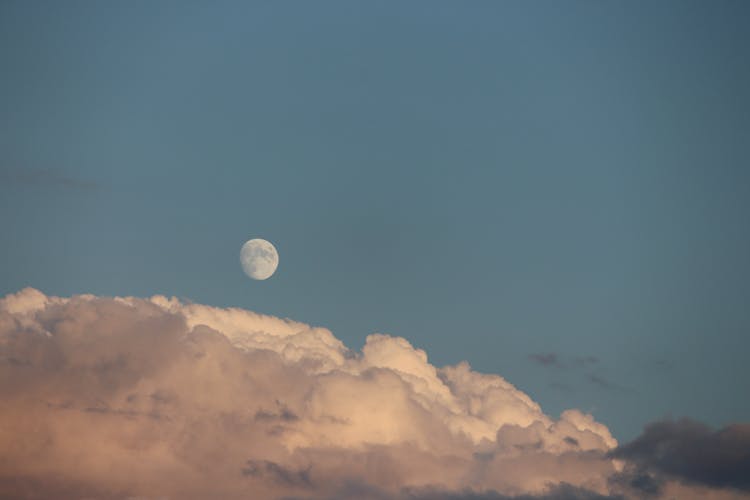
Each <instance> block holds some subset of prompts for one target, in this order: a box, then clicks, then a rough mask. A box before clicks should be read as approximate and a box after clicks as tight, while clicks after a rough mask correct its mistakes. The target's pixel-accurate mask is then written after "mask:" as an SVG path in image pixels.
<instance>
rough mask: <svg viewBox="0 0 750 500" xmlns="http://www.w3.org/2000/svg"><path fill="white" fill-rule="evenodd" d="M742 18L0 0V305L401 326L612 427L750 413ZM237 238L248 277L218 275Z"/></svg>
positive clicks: (448, 355) (672, 7)
mask: <svg viewBox="0 0 750 500" xmlns="http://www.w3.org/2000/svg"><path fill="white" fill-rule="evenodd" d="M748 16H750V5H748V4H747V2H741V1H736V2H732V1H718V2H710V3H709V2H692V1H680V2H677V1H665V2H658V3H654V2H637V1H632V2H574V1H570V2H514V1H509V2H471V3H459V2H429V3H428V2H408V3H402V2H350V1H346V2H343V1H342V2H332V1H325V2H283V3H279V2H218V3H214V2H212V3H207V2H169V1H162V2H145V1H134V2H94V1H90V2H78V1H69V2H45V1H39V2H15V1H5V2H2V3H0V73H2V75H3V76H2V78H0V110H2V111H1V112H0V227H2V228H3V231H2V234H3V240H2V241H3V244H2V245H0V295H6V294H12V293H16V292H18V291H19V290H21V289H23V288H24V287H34V288H35V289H38V290H40V291H41V292H43V293H44V294H47V295H50V296H53V295H54V296H65V297H67V296H70V295H74V294H84V293H87V294H94V295H98V296H136V297H150V296H152V295H155V294H159V295H164V296H168V297H169V296H176V297H178V298H179V299H180V300H181V301H183V302H185V303H190V302H197V303H202V304H208V305H211V306H216V307H230V306H231V307H240V308H243V309H247V310H251V311H256V312H258V313H262V314H268V315H273V316H276V317H281V318H292V319H294V320H297V321H301V322H303V323H305V324H309V325H315V326H321V327H325V328H327V329H329V330H330V331H332V332H333V334H334V335H335V337H336V338H338V339H340V340H341V341H342V342H343V343H344V344H345V345H347V346H349V347H351V348H353V349H360V348H362V346H364V345H365V342H366V341H365V339H366V337H367V336H368V335H370V334H374V333H383V334H389V335H393V336H397V337H403V338H404V339H407V340H408V342H410V343H411V345H413V346H414V347H415V348H419V349H423V350H424V351H426V353H427V355H428V356H429V362H430V363H432V364H433V365H435V366H444V365H455V364H456V363H459V362H461V361H467V362H468V363H469V364H470V365H471V367H472V369H473V370H476V371H478V372H483V373H498V374H501V375H502V376H503V377H505V378H506V379H507V380H509V381H510V382H511V383H513V384H514V385H515V386H516V387H517V388H518V389H519V390H521V391H523V392H524V393H525V394H528V395H529V396H530V397H531V398H533V400H534V401H536V402H538V403H539V404H540V405H541V407H542V408H543V409H544V412H545V413H546V414H547V415H552V416H554V417H555V418H556V417H557V416H558V415H560V414H561V412H563V411H564V410H566V409H568V408H578V409H581V410H582V411H584V412H587V413H590V414H592V415H593V416H594V417H595V418H596V419H597V420H598V421H600V422H604V423H606V425H607V427H608V429H609V431H611V433H612V435H614V437H615V438H617V439H618V440H624V441H628V440H631V439H633V438H635V437H636V436H638V435H639V434H640V433H641V431H642V430H643V428H644V426H645V425H646V424H648V423H649V422H653V421H655V420H658V419H662V418H665V417H670V416H674V417H682V416H687V417H690V418H692V419H696V420H697V421H701V422H705V423H707V424H709V425H711V426H724V425H727V424H730V423H732V422H742V421H748V420H750V399H748V398H747V396H746V395H747V394H749V393H750V371H749V370H750V369H749V368H748V364H747V353H748V352H749V351H750V335H748V332H749V331H750V307H749V306H750V304H748V297H750V224H748V223H747V220H748V215H749V214H750V170H748V168H747V167H748V165H750V55H749V53H748V49H747V47H750V31H748V30H747V19H748ZM256 237H259V238H265V239H267V240H269V241H271V242H273V243H274V245H275V246H276V248H277V249H278V252H279V255H280V264H279V268H278V270H277V272H276V274H275V275H274V276H273V277H272V278H270V279H268V280H267V281H252V280H249V279H248V278H247V276H246V275H245V274H244V273H243V272H242V269H241V267H240V264H239V251H240V247H241V246H242V244H243V243H244V242H245V241H246V240H248V239H251V238H256ZM251 469H252V468H251Z"/></svg>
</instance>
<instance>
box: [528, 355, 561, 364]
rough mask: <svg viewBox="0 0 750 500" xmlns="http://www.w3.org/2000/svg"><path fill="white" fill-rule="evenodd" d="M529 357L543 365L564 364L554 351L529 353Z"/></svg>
mask: <svg viewBox="0 0 750 500" xmlns="http://www.w3.org/2000/svg"><path fill="white" fill-rule="evenodd" d="M529 359H530V360H531V361H533V362H535V363H538V364H540V365H543V366H558V367H559V366H562V365H561V363H560V359H559V358H558V356H557V354H555V353H554V352H549V353H535V354H529Z"/></svg>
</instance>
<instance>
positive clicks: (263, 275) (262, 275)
mask: <svg viewBox="0 0 750 500" xmlns="http://www.w3.org/2000/svg"><path fill="white" fill-rule="evenodd" d="M240 264H242V270H243V271H245V274H247V275H248V276H250V277H251V278H252V279H254V280H265V279H268V278H270V277H271V275H272V274H273V273H274V271H276V268H277V267H279V253H278V252H277V251H276V248H275V247H274V246H273V245H272V244H271V242H269V241H266V240H263V239H260V238H255V239H252V240H248V241H246V242H245V244H244V245H242V249H241V250H240Z"/></svg>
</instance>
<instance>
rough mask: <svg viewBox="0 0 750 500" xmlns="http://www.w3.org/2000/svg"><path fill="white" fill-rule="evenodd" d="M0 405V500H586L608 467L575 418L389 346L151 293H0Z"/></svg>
mask: <svg viewBox="0 0 750 500" xmlns="http://www.w3.org/2000/svg"><path fill="white" fill-rule="evenodd" d="M0 397H1V399H0V422H2V425H1V426H0V449H2V450H4V451H3V453H2V454H0V496H3V495H8V496H15V497H29V498H45V497H49V496H50V495H52V496H54V497H55V498H65V497H70V498H82V497H96V498H127V497H153V498H161V497H167V498H279V497H287V498H291V497H295V498H345V497H352V498H353V497H356V498H368V497H369V498H395V497H408V498H421V497H425V498H431V497H441V495H443V496H445V495H453V496H452V498H457V496H456V495H459V496H460V495H464V494H465V495H474V496H473V498H478V495H485V496H486V497H487V498H505V497H506V496H513V495H518V494H530V495H539V496H544V495H547V496H549V495H554V494H556V493H555V492H560V491H563V490H564V491H565V492H566V493H565V494H566V495H572V496H569V498H578V497H580V498H596V495H611V494H615V493H617V491H615V489H616V488H617V487H618V486H617V485H618V483H617V482H616V481H613V480H612V478H613V477H620V476H621V475H622V474H623V472H622V468H623V464H622V462H619V461H618V460H617V459H614V458H611V457H612V456H614V455H613V454H612V453H611V452H612V451H613V449H615V447H616V446H617V442H616V441H615V439H614V438H613V437H612V435H611V434H610V432H609V430H608V429H607V427H606V426H604V425H602V424H601V423H599V422H596V421H595V420H594V418H593V417H592V416H591V415H587V414H585V413H583V412H581V411H579V410H575V409H572V410H568V411H565V412H564V413H563V414H562V415H561V416H560V418H558V419H555V418H552V417H549V416H547V415H545V414H544V413H543V412H542V410H541V409H540V407H539V405H538V404H536V403H535V402H534V401H532V400H531V398H529V397H528V396H527V395H526V394H524V393H523V392H521V391H519V390H518V389H516V388H515V387H514V386H513V385H511V384H510V383H508V382H507V381H506V380H505V379H503V378H502V377H500V376H497V375H486V374H480V373H477V372H475V371H472V369H471V368H470V366H469V365H468V364H466V363H460V364H458V365H456V366H447V367H443V368H437V367H435V366H433V365H431V364H430V363H429V361H428V359H427V355H426V354H425V352H424V351H422V350H420V349H416V348H414V347H413V346H412V345H411V344H410V343H409V342H408V341H406V340H405V339H403V338H398V337H391V336H388V335H381V334H376V335H371V336H369V337H368V338H367V341H366V344H365V346H364V348H363V349H362V351H361V352H352V351H350V350H348V349H347V348H346V347H345V346H344V345H343V344H342V343H341V342H340V341H339V340H338V339H336V337H334V336H333V334H332V333H331V332H330V331H329V330H327V329H324V328H316V327H311V326H308V325H306V324H303V323H298V322H295V321H290V320H285V319H279V318H275V317H271V316H264V315H259V314H255V313H252V312H249V311H245V310H242V309H234V308H230V309H221V308H215V307H209V306H204V305H199V304H184V303H182V302H180V301H178V300H176V299H174V298H171V299H168V298H166V297H162V296H155V297H152V298H151V299H139V298H132V297H125V298H120V297H118V298H101V297H95V296H91V295H80V296H74V297H71V298H59V297H49V296H46V295H44V294H43V293H41V292H39V291H37V290H34V289H24V290H22V291H20V292H18V293H16V294H12V295H8V296H7V297H5V298H4V299H0ZM618 475H620V476H618ZM613 488H615V489H613ZM579 494H580V495H584V496H576V495H579ZM585 495H588V496H585ZM591 495H594V496H591Z"/></svg>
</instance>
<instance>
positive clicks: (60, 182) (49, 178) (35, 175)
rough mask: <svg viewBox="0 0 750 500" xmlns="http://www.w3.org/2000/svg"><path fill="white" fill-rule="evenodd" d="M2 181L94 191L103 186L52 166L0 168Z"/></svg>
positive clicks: (22, 184) (0, 179)
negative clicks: (72, 175)
mask: <svg viewBox="0 0 750 500" xmlns="http://www.w3.org/2000/svg"><path fill="white" fill-rule="evenodd" d="M0 181H2V182H3V183H4V184H14V185H19V186H35V187H41V186H50V187H56V188H63V189H72V190H77V191H93V190H96V189H99V188H100V187H101V186H100V185H99V184H97V183H96V182H92V181H90V180H86V179H80V178H77V177H71V176H69V175H67V174H65V173H63V172H61V171H59V170H55V169H51V168H16V169H7V168H6V169H3V170H0Z"/></svg>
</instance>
